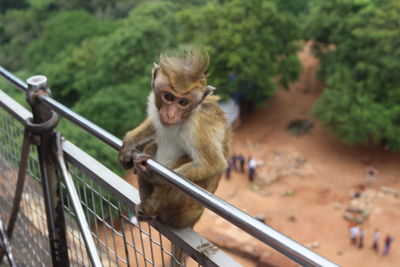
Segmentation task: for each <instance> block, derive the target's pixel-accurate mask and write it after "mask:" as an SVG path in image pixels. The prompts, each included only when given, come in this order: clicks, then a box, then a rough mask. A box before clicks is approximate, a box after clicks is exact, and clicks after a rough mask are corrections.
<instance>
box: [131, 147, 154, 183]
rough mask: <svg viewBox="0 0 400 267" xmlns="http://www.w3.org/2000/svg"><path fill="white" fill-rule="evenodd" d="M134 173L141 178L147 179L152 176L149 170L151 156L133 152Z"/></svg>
mask: <svg viewBox="0 0 400 267" xmlns="http://www.w3.org/2000/svg"><path fill="white" fill-rule="evenodd" d="M131 158H132V160H133V172H134V173H135V174H137V175H139V176H140V177H143V178H146V176H148V175H150V170H149V169H148V168H147V160H148V159H149V158H150V155H149V154H146V153H138V152H136V151H133V152H132V156H131Z"/></svg>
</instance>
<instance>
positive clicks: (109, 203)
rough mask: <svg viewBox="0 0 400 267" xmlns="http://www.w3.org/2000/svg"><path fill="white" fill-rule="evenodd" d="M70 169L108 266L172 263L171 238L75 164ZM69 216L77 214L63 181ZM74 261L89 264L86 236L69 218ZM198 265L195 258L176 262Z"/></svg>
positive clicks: (65, 204)
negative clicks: (163, 234) (122, 202)
mask: <svg viewBox="0 0 400 267" xmlns="http://www.w3.org/2000/svg"><path fill="white" fill-rule="evenodd" d="M68 168H69V171H70V173H71V176H72V179H73V180H74V183H75V186H76V188H77V191H78V195H79V198H80V200H81V204H82V207H83V209H84V213H85V215H86V218H87V219H88V222H89V225H90V227H91V231H92V236H93V238H94V241H95V244H96V245H97V249H98V252H99V255H100V258H101V261H102V263H103V265H104V266H127V265H128V266H168V265H169V263H170V262H171V257H172V253H171V245H170V241H169V240H168V239H166V238H165V237H163V236H162V235H161V234H160V233H159V232H158V231H157V230H155V229H154V228H153V227H151V226H150V225H149V224H148V223H145V222H140V223H138V222H137V220H136V217H135V216H133V215H134V212H133V211H132V210H129V209H127V207H125V206H124V205H123V204H121V203H120V202H118V201H117V200H115V199H113V198H112V197H111V196H110V195H109V194H107V193H106V192H105V191H104V190H103V189H102V188H101V187H100V186H99V185H97V184H96V183H95V182H93V180H92V179H90V178H89V177H88V176H87V175H86V174H85V173H84V172H82V171H81V170H79V169H78V168H77V167H75V166H73V165H72V164H70V163H69V164H68ZM61 187H62V194H63V200H64V207H65V210H66V211H67V212H68V214H69V216H67V217H68V218H74V217H75V215H74V212H73V209H72V206H71V204H70V202H69V199H68V197H67V193H66V189H65V186H64V185H63V184H62V185H61ZM67 227H68V243H69V244H70V245H69V255H70V259H71V264H74V265H75V263H76V264H77V265H88V264H89V261H88V257H87V255H86V254H85V253H81V251H85V245H84V243H83V239H82V237H81V235H80V233H79V231H78V229H77V227H76V223H75V220H67ZM186 265H188V266H198V264H197V263H194V261H193V260H192V261H188V262H187V264H185V265H183V264H177V265H176V266H186Z"/></svg>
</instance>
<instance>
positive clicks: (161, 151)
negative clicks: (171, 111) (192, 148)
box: [156, 127, 187, 167]
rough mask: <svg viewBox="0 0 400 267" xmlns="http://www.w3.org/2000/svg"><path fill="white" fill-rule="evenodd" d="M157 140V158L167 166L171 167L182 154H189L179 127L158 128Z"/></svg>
mask: <svg viewBox="0 0 400 267" xmlns="http://www.w3.org/2000/svg"><path fill="white" fill-rule="evenodd" d="M156 142H157V154H156V160H157V161H158V162H160V163H161V164H163V165H165V166H168V167H171V165H172V164H173V163H174V162H176V161H177V160H178V159H179V158H180V157H181V156H183V155H186V154H187V150H186V147H185V144H184V142H183V140H182V138H181V136H180V134H179V129H178V127H173V128H158V129H157V137H156Z"/></svg>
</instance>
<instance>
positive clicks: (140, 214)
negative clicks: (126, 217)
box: [135, 204, 153, 221]
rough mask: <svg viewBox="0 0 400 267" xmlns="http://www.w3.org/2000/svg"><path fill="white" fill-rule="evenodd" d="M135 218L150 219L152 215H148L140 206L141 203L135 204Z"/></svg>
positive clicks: (139, 219)
mask: <svg viewBox="0 0 400 267" xmlns="http://www.w3.org/2000/svg"><path fill="white" fill-rule="evenodd" d="M135 211H136V212H135V213H136V218H137V219H138V221H151V220H153V217H152V216H150V215H148V214H147V213H146V212H145V211H144V210H143V208H142V206H141V204H139V205H137V206H136V208H135Z"/></svg>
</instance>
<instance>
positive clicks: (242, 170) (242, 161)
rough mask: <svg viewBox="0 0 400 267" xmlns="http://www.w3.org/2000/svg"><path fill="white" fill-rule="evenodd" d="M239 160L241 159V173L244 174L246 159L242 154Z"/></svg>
mask: <svg viewBox="0 0 400 267" xmlns="http://www.w3.org/2000/svg"><path fill="white" fill-rule="evenodd" d="M238 158H239V163H240V171H241V172H242V173H244V162H245V160H244V157H243V155H242V154H240V155H239V156H238Z"/></svg>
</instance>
